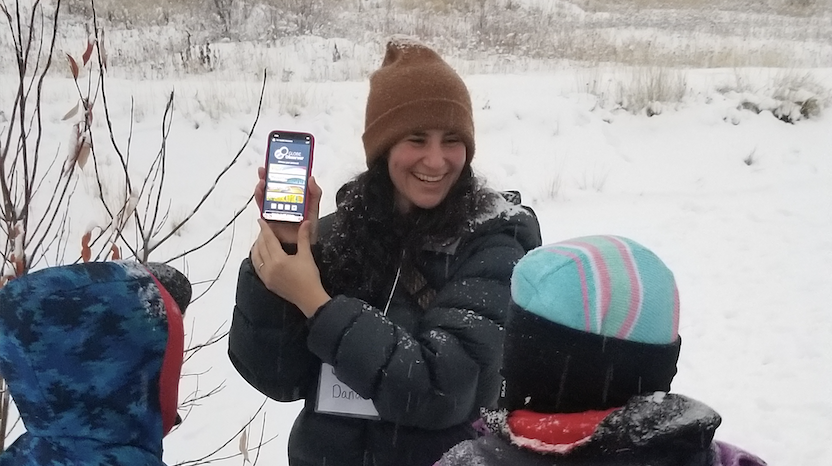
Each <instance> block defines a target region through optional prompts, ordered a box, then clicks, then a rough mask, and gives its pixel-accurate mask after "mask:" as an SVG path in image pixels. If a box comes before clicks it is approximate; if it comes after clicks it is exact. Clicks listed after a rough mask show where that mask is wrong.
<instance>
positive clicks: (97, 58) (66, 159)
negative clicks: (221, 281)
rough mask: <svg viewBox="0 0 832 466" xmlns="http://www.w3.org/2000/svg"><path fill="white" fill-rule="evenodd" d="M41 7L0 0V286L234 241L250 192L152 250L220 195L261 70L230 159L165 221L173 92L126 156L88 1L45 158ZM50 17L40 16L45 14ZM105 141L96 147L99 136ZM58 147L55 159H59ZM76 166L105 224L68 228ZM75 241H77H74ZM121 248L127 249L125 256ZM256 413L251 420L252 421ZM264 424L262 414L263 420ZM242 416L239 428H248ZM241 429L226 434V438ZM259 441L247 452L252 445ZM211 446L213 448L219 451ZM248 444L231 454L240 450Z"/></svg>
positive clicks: (3, 393) (48, 35)
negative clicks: (87, 179)
mask: <svg viewBox="0 0 832 466" xmlns="http://www.w3.org/2000/svg"><path fill="white" fill-rule="evenodd" d="M45 8H46V7H44V6H43V4H41V3H40V2H35V3H34V4H32V5H31V6H29V5H24V4H23V2H20V1H16V2H15V3H14V4H13V5H11V6H9V5H7V4H6V3H5V2H3V1H0V13H1V14H2V18H3V19H4V20H5V21H4V22H5V23H6V26H7V27H8V31H9V32H10V33H11V36H12V39H13V40H12V42H13V44H14V51H15V56H16V64H17V69H16V70H15V71H16V75H17V76H18V82H17V92H16V94H15V96H14V98H13V100H12V103H11V108H10V109H8V113H6V111H4V112H3V114H4V115H6V114H8V115H9V116H10V118H9V119H8V121H6V122H5V126H4V127H0V193H2V199H1V201H2V202H0V243H2V246H0V253H2V261H0V277H1V278H0V286H2V285H3V284H4V283H6V282H7V281H8V280H13V279H15V278H16V277H19V276H21V275H24V274H26V273H28V272H29V271H30V270H32V269H34V268H36V267H40V266H50V265H60V264H67V263H73V262H79V261H94V260H107V259H119V258H132V259H135V260H137V261H139V262H142V263H147V262H148V261H149V260H150V259H151V255H152V258H153V260H154V261H158V262H171V261H174V260H180V259H181V260H183V261H184V260H186V259H187V258H188V257H190V256H191V255H194V254H198V253H200V252H205V251H206V249H205V248H206V247H207V246H208V245H209V244H211V243H212V242H214V241H215V240H216V239H217V238H218V237H219V236H221V235H225V234H228V233H230V234H231V236H232V238H231V243H232V244H233V224H234V221H235V220H236V219H237V217H238V216H239V215H240V214H242V212H243V211H244V209H245V208H246V206H247V205H248V203H250V201H251V198H249V200H248V201H247V202H246V203H244V204H243V205H241V206H240V207H239V209H238V210H236V211H235V212H234V213H233V214H232V215H230V216H229V218H228V219H227V221H226V222H225V223H223V224H220V225H217V227H216V229H215V230H214V231H207V232H206V233H205V234H204V236H203V237H202V238H200V239H195V240H194V241H193V243H192V244H188V245H186V246H185V247H184V248H181V249H183V250H182V251H181V252H178V253H173V254H170V253H168V257H159V256H160V255H161V254H162V252H161V251H162V249H161V247H162V246H163V245H165V243H167V242H168V241H169V240H170V239H171V238H172V237H174V236H175V235H176V234H177V232H179V231H180V230H181V229H182V228H184V227H185V226H186V225H187V224H188V223H189V222H190V221H192V220H193V219H194V218H195V217H197V216H198V215H200V214H201V213H202V212H203V210H204V208H205V206H206V203H207V201H208V200H209V199H212V198H213V197H216V196H217V195H218V191H217V186H218V184H219V183H220V181H221V180H222V179H223V178H224V177H225V175H226V174H227V173H228V172H229V170H230V169H231V168H232V167H233V166H234V165H235V164H237V163H238V161H239V160H240V157H241V154H242V153H243V150H244V148H245V147H246V145H247V143H248V140H249V139H250V137H251V135H252V134H253V132H254V128H255V125H256V124H257V122H258V120H259V116H260V109H261V107H262V103H263V94H264V90H265V85H266V75H265V73H264V75H263V82H262V86H261V89H260V97H259V102H258V106H257V111H256V114H255V117H254V121H253V122H252V125H251V128H250V130H249V131H248V133H247V138H246V140H245V141H244V142H243V143H242V145H241V147H240V148H239V150H237V152H236V153H234V154H231V155H230V156H229V158H228V163H227V164H226V165H225V166H224V167H223V168H221V169H220V170H219V172H218V173H217V174H216V176H215V178H214V180H213V184H212V185H210V186H209V187H208V188H207V189H206V190H205V192H203V193H202V194H201V197H200V198H199V200H198V201H197V202H196V204H194V205H191V206H189V207H188V208H186V209H185V210H184V211H183V212H184V213H183V214H181V215H179V216H178V217H177V218H176V221H175V222H174V223H173V224H171V220H170V217H169V212H170V205H171V202H172V199H171V196H170V195H165V189H166V187H167V186H168V185H169V183H170V179H169V174H168V172H167V141H168V138H169V136H170V132H171V123H172V121H173V114H174V109H175V108H174V93H173V92H171V93H170V94H169V96H168V99H167V101H166V105H165V109H164V114H163V116H162V117H161V122H160V141H161V142H160V143H159V146H158V150H156V151H155V152H154V153H152V154H150V156H149V157H147V155H145V154H138V155H137V154H133V153H132V152H133V151H132V144H131V142H132V137H133V131H132V128H133V116H132V113H131V117H130V121H129V122H128V124H129V128H130V130H129V132H128V135H127V138H126V140H120V139H119V138H118V137H117V136H116V132H115V131H114V124H115V123H114V121H113V118H112V115H111V113H110V106H109V102H108V93H107V79H108V78H107V70H108V54H107V49H106V47H105V44H106V41H105V36H104V28H103V27H100V24H99V22H98V16H97V14H96V5H95V3H93V2H90V4H89V10H90V12H91V18H92V21H91V22H92V31H93V32H92V33H91V34H90V36H89V38H88V40H87V43H86V46H85V48H84V50H83V51H81V53H79V54H71V53H68V54H65V55H64V56H63V59H64V60H65V61H64V60H60V61H59V63H60V64H62V65H63V66H65V67H66V69H67V70H68V73H69V74H70V76H71V77H72V79H73V82H74V83H75V88H76V91H77V93H78V103H77V104H76V105H75V106H74V107H73V108H72V109H70V110H69V111H68V112H67V113H66V115H65V116H64V120H65V121H66V122H67V124H68V125H69V126H70V144H68V146H67V147H65V148H64V151H63V153H62V152H55V154H52V155H47V154H44V153H43V150H42V146H41V141H42V138H43V136H44V134H43V133H44V129H43V124H42V120H43V118H42V109H43V105H42V104H43V102H42V95H43V86H44V82H45V78H46V76H47V74H48V72H49V70H50V67H51V65H52V63H53V58H57V55H56V52H55V41H56V36H57V30H58V25H59V17H60V12H61V0H56V3H55V5H54V11H45ZM47 17H48V18H50V21H49V22H48V23H47V22H46V21H45V20H44V19H45V18H47ZM99 119H101V120H102V121H103V123H104V125H103V126H104V128H105V129H104V134H103V135H102V136H103V137H102V138H96V134H95V133H96V132H97V128H99V127H100V126H96V125H94V124H93V122H94V121H97V120H99ZM104 138H106V139H105V140H106V141H108V143H109V144H107V143H105V144H101V145H100V146H99V144H96V141H97V140H101V139H104ZM103 151H112V152H113V153H115V154H116V155H117V160H118V164H117V168H116V170H115V171H116V172H117V174H118V175H117V176H118V177H119V178H120V183H116V184H117V188H116V189H112V187H111V185H112V181H113V180H112V176H113V174H112V170H110V171H109V173H107V174H106V175H105V173H104V168H105V167H103V166H102V164H101V161H102V159H101V156H102V152H103ZM62 154H63V156H62ZM143 156H144V160H143V162H144V163H146V164H147V165H148V168H147V169H146V171H144V172H141V171H140V172H139V173H138V176H137V174H136V170H135V169H134V164H135V163H136V161H137V160H138V161H142V158H143ZM81 170H92V172H93V173H94V180H95V183H94V184H95V186H96V188H97V195H96V196H95V197H96V199H97V201H98V202H100V203H101V205H102V207H103V209H104V210H105V211H106V218H105V220H104V221H103V223H98V224H94V225H91V226H89V227H87V229H86V230H85V231H84V232H83V233H82V234H81V235H80V238H78V237H75V236H74V235H77V234H78V232H77V231H73V230H72V229H71V228H70V220H71V219H72V216H73V212H72V203H71V198H72V196H73V194H74V193H75V187H76V186H77V184H78V177H77V176H76V175H77V173H79V172H80V171H81ZM73 241H79V242H80V245H81V247H80V254H79V255H78V256H77V257H73V255H72V254H73V253H71V252H68V251H69V248H68V247H67V246H68V244H69V243H70V242H73ZM76 244H77V243H76ZM122 251H127V252H126V254H125V253H123V252H122ZM230 252H231V245H229V248H228V250H227V251H226V256H225V259H224V260H223V261H222V262H221V265H220V267H219V270H218V271H217V272H216V274H215V275H213V276H211V277H209V278H208V279H207V280H204V281H201V282H195V283H194V285H195V286H196V287H197V288H202V292H201V293H200V294H198V295H197V296H196V298H194V301H196V300H198V299H200V298H201V297H202V296H204V295H205V293H207V292H208V291H209V290H210V289H211V287H212V286H213V285H214V284H215V283H216V282H217V280H218V278H219V276H220V274H221V273H222V272H223V270H224V269H225V266H226V264H227V262H228V258H229V256H230ZM222 336H223V335H222V334H221V333H215V334H214V335H213V336H212V337H210V338H209V339H208V340H207V341H206V342H203V343H200V344H197V345H195V346H191V347H189V348H188V350H187V352H186V353H187V354H186V357H187V358H190V357H192V356H193V355H194V354H195V353H196V352H198V351H199V350H200V349H201V348H204V347H206V346H208V345H212V344H215V343H217V342H218V341H220V339H221V338H222ZM221 388H222V386H221V385H220V386H218V387H214V388H211V389H208V390H207V391H201V390H200V389H196V390H195V391H194V392H193V393H191V394H190V395H189V397H188V398H186V400H185V402H184V408H183V409H188V410H189V409H191V408H193V407H194V406H198V405H199V403H200V402H201V401H204V400H206V399H207V398H210V397H211V396H213V395H214V394H216V393H217V392H218V391H219V390H221ZM11 406H12V400H11V397H10V394H9V391H8V387H7V385H6V383H5V381H3V380H2V378H0V452H1V451H2V450H3V447H4V443H5V439H6V436H7V435H8V434H9V432H10V431H9V427H10V426H9V421H10V419H9V413H10V411H11ZM253 419H254V418H252V420H253ZM263 422H265V417H264V418H263ZM250 423H251V422H249V423H248V424H246V425H245V426H243V429H244V430H245V431H248V430H250ZM239 434H240V433H239V432H238V433H236V434H234V436H233V437H232V438H231V440H229V443H230V442H231V441H232V440H233V439H234V438H236V437H237V436H238V435H239ZM260 445H262V438H261V443H258V444H257V445H255V446H254V447H253V448H252V449H254V450H256V449H259V447H260ZM217 451H219V450H217ZM217 451H215V452H213V453H211V454H209V455H208V456H207V457H205V458H202V459H200V460H195V461H191V462H187V464H204V463H207V462H210V461H213V459H211V458H213V457H214V456H216V454H217ZM248 451H249V447H248V446H247V447H246V449H245V450H244V451H240V452H239V453H237V454H236V455H234V456H241V455H244V456H247V455H248Z"/></svg>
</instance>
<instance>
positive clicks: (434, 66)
mask: <svg viewBox="0 0 832 466" xmlns="http://www.w3.org/2000/svg"><path fill="white" fill-rule="evenodd" d="M430 129H442V130H449V131H454V132H455V133H457V134H458V135H459V137H460V138H461V139H462V141H463V143H465V147H466V157H467V161H468V162H470V161H471V158H472V157H473V156H474V118H473V113H472V111H471V96H470V95H469V94H468V88H467V87H466V86H465V83H464V82H463V81H462V78H460V77H459V75H458V74H457V73H456V72H455V71H454V70H453V68H451V67H450V66H449V65H448V64H447V63H446V62H445V61H444V60H443V59H442V57H440V56H439V55H438V54H437V53H436V52H434V51H433V50H431V49H429V48H428V47H427V46H425V45H423V44H421V43H420V42H418V41H416V40H414V39H410V38H406V37H397V38H393V39H391V40H390V42H388V43H387V53H386V54H385V55H384V62H383V63H382V64H381V68H379V69H378V70H376V72H375V73H373V74H372V75H371V76H370V95H369V97H368V98H367V113H366V117H365V122H364V135H363V137H362V139H363V140H364V152H365V154H366V155H367V166H368V167H369V166H370V165H371V164H372V162H373V161H374V160H376V159H377V158H379V157H381V156H382V155H384V154H385V152H387V151H388V150H389V149H390V148H391V147H392V146H393V145H394V144H396V143H397V142H399V140H401V139H402V138H404V137H405V136H407V135H408V134H412V133H414V132H417V131H426V130H430Z"/></svg>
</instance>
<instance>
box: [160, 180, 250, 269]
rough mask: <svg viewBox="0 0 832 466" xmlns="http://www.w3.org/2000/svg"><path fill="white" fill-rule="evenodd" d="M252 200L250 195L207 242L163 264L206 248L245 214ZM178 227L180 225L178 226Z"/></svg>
mask: <svg viewBox="0 0 832 466" xmlns="http://www.w3.org/2000/svg"><path fill="white" fill-rule="evenodd" d="M252 199H254V194H252V195H251V197H249V198H248V201H247V202H246V203H245V205H244V206H243V207H240V209H238V210H237V212H235V213H234V216H233V217H231V219H230V220H229V221H228V222H226V224H225V225H224V226H223V227H222V228H220V229H219V230H217V231H216V232H215V233H214V234H213V235H211V237H210V238H208V239H207V240H205V241H203V242H202V243H201V244H199V245H198V246H194V247H192V248H191V249H188V250H187V251H185V252H183V253H180V254H178V255H176V256H173V257H171V258H170V259H168V260H166V261H165V262H166V263H167V262H171V261H174V260H176V259H179V258H180V257H184V256H186V255H188V254H190V253H192V252H194V251H198V250H200V249H202V248H203V247H205V246H207V245H208V244H209V243H210V242H211V241H213V240H214V239H215V238H216V237H217V236H219V235H221V234H222V233H223V232H224V231H225V230H226V229H227V228H228V227H229V226H230V225H232V224H233V223H234V222H235V221H236V220H237V218H238V217H239V216H240V215H242V213H243V212H245V210H246V207H248V205H249V204H250V203H251V201H252ZM182 223H185V222H182ZM180 225H181V224H180Z"/></svg>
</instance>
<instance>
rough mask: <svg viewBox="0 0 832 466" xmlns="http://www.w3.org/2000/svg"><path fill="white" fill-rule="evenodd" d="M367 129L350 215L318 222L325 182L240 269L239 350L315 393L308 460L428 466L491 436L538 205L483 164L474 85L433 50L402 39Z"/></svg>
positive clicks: (287, 394) (261, 240)
mask: <svg viewBox="0 0 832 466" xmlns="http://www.w3.org/2000/svg"><path fill="white" fill-rule="evenodd" d="M363 142H364V148H365V155H366V158H367V167H368V170H367V171H365V172H364V173H362V174H360V175H359V176H358V177H356V178H355V179H354V180H352V181H350V182H348V183H347V184H346V185H344V186H343V187H342V188H341V189H340V190H339V192H338V194H337V195H336V200H337V210H336V212H335V213H333V214H331V215H328V216H326V217H324V218H322V219H320V220H318V218H317V206H318V204H319V202H320V197H321V191H320V189H319V188H317V185H316V184H315V183H314V180H312V181H311V183H310V191H309V196H310V205H311V206H312V208H311V211H312V215H309V216H308V219H309V220H307V221H305V222H304V223H303V224H301V225H300V226H296V225H279V224H272V225H267V224H265V223H263V222H261V233H260V236H259V237H258V238H257V241H256V242H255V244H254V246H253V247H252V250H251V257H250V259H246V260H244V261H243V264H242V267H241V269H240V276H239V281H238V284H237V304H236V307H235V309H234V318H233V321H232V325H231V331H230V335H229V345H230V347H229V356H230V358H231V361H232V362H233V364H234V365H235V367H236V368H237V370H238V371H239V372H240V374H241V375H242V376H243V377H244V378H245V379H246V380H247V381H248V382H249V383H251V384H252V385H253V386H254V387H255V388H257V389H258V390H260V391H262V392H263V393H265V394H266V395H268V396H270V397H271V398H274V399H276V400H278V401H294V400H298V399H304V400H305V407H304V408H303V410H302V411H301V413H300V415H299V416H298V419H297V420H296V421H295V424H294V427H293V429H292V433H291V436H290V438H289V464H290V465H292V466H305V465H321V464H327V465H330V466H352V465H355V466H359V465H361V466H388V465H389V466H393V465H395V466H427V465H432V464H433V463H434V462H435V461H436V460H438V459H439V458H440V457H441V455H442V454H443V453H444V452H445V451H446V450H448V449H449V448H450V447H452V446H453V445H455V444H456V443H458V442H459V441H461V440H464V439H471V438H475V437H476V435H477V431H476V429H475V428H474V427H473V425H472V422H473V421H474V420H475V419H477V418H478V416H479V410H480V408H482V407H490V406H493V405H494V403H495V402H496V400H497V395H498V392H499V388H500V375H499V373H498V370H499V366H500V358H501V354H502V349H501V344H502V339H503V325H504V324H505V321H506V318H507V314H508V303H509V301H510V292H509V280H510V277H511V271H512V268H513V266H514V264H515V263H516V262H517V261H518V260H519V259H520V258H521V257H522V256H523V255H524V254H525V252H526V251H528V250H530V249H532V248H535V247H537V246H539V245H540V227H539V225H538V223H537V219H536V217H535V216H534V214H533V213H532V212H531V211H530V210H529V209H526V208H524V207H522V206H520V205H518V204H519V201H518V203H512V202H508V201H507V200H506V198H504V197H503V196H502V195H501V194H500V193H498V192H496V191H493V190H490V189H488V188H485V187H483V186H481V185H480V183H479V181H478V180H477V178H476V177H475V176H474V175H473V172H472V170H471V161H472V159H473V156H474V148H475V146H474V124H473V117H472V112H471V98H470V95H469V93H468V89H467V87H466V86H465V83H464V82H463V81H462V79H461V78H460V77H459V75H457V74H456V72H455V71H454V70H453V69H452V68H451V67H450V66H448V64H447V63H445V61H444V60H442V58H441V57H439V55H437V54H436V53H435V52H434V51H433V50H431V49H429V48H427V47H425V46H424V45H422V44H420V43H418V42H415V41H413V40H410V39H395V40H392V41H391V42H390V43H389V44H388V46H387V52H386V55H385V57H384V62H383V64H382V66H381V68H380V69H379V70H378V71H376V72H375V73H374V74H373V75H372V76H371V77H370V94H369V97H368V99H367V110H366V120H365V131H364V135H363ZM264 177H265V172H264V171H262V170H261V172H260V178H261V180H260V182H259V183H258V185H257V188H255V193H262V192H263V187H264V183H265V182H266V181H265V180H264V179H263V178H264ZM270 181H271V180H270ZM257 195H262V194H257ZM317 236H320V238H319V239H318V238H317Z"/></svg>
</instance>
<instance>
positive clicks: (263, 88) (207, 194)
mask: <svg viewBox="0 0 832 466" xmlns="http://www.w3.org/2000/svg"><path fill="white" fill-rule="evenodd" d="M266 74H267V73H266V71H263V85H262V86H261V87H260V98H259V100H258V102H257V112H256V114H255V116H254V122H253V123H252V124H251V129H249V132H248V134H247V136H246V140H245V142H244V143H243V144H242V146H241V147H240V150H238V151H237V154H236V155H234V158H233V159H231V162H230V163H229V164H228V165H226V166H225V168H223V169H222V171H220V173H219V174H218V175H217V177H216V178H215V179H214V184H212V185H211V187H210V188H208V191H206V192H205V194H204V195H203V196H202V199H200V200H199V202H198V203H197V204H196V206H195V207H194V208H193V209H192V210H191V212H190V213H189V214H188V215H187V216H186V217H185V219H184V220H182V222H181V223H180V224H179V225H178V226H177V229H178V228H181V227H182V226H183V225H185V224H186V223H188V221H189V220H190V219H191V218H193V216H194V215H195V214H196V213H197V212H198V211H199V209H200V208H201V207H202V205H203V204H205V202H206V201H207V200H208V198H209V197H210V196H211V194H213V193H214V191H215V190H216V189H217V185H218V184H219V182H220V180H221V179H222V178H223V176H225V174H226V173H227V172H228V170H230V169H231V167H233V166H234V165H235V164H236V163H237V161H238V160H239V158H240V155H242V153H243V151H244V150H245V148H246V146H247V145H248V142H249V141H250V140H251V136H252V135H253V134H254V128H255V127H256V126H257V122H258V121H259V120H260V112H261V110H262V108H263V95H264V93H265V91H266ZM174 233H176V229H174V230H173V231H171V232H170V233H168V234H167V235H165V236H164V237H163V238H162V239H160V240H159V241H157V242H156V244H154V245H153V249H156V248H157V247H159V246H160V245H161V244H162V243H164V242H165V241H167V239H168V238H170V237H171V236H173V234H174ZM180 257H181V256H180Z"/></svg>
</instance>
